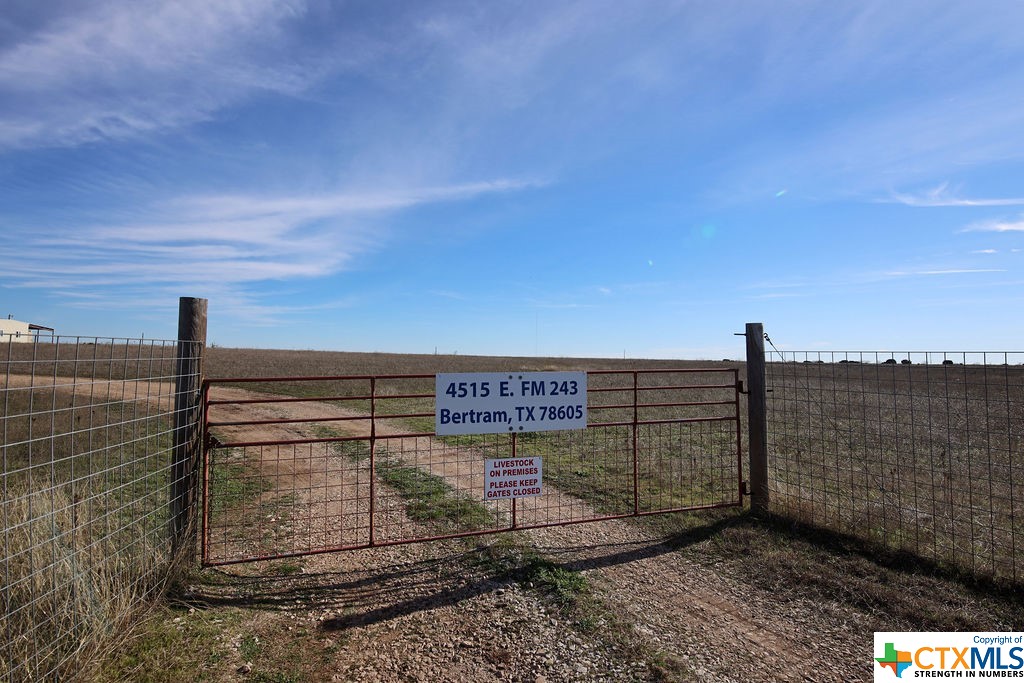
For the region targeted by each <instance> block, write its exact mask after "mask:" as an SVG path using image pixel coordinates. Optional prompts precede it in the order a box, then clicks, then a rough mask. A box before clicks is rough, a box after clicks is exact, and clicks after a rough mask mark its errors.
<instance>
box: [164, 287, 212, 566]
mask: <svg viewBox="0 0 1024 683" xmlns="http://www.w3.org/2000/svg"><path fill="white" fill-rule="evenodd" d="M205 349H206V299H194V298H191V297H184V296H183V297H181V298H180V299H179V300H178V349H177V359H176V362H175V376H176V381H175V390H174V450H173V454H172V458H173V461H172V463H171V510H170V513H171V547H172V550H173V552H174V553H175V554H177V553H178V552H179V551H182V550H183V549H186V548H187V547H188V546H189V545H190V544H191V545H193V551H192V552H193V554H194V551H195V549H194V543H195V531H196V525H195V523H194V522H195V510H196V503H197V501H198V499H199V495H198V491H197V487H198V483H199V478H198V476H197V473H198V471H199V460H200V456H201V453H202V443H201V441H202V417H203V412H202V398H201V397H202V381H203V353H204V351H205Z"/></svg>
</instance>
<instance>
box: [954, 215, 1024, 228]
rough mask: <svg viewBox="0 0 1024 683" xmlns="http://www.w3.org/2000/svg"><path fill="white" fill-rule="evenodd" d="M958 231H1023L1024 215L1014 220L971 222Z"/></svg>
mask: <svg viewBox="0 0 1024 683" xmlns="http://www.w3.org/2000/svg"><path fill="white" fill-rule="evenodd" d="M960 232H1024V216H1022V217H1021V218H1020V219H1019V220H1016V221H1001V220H995V221H982V222H980V223H972V224H970V225H968V226H967V227H966V228H964V229H963V230H961V231H960Z"/></svg>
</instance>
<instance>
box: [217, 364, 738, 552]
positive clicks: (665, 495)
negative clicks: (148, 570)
mask: <svg viewBox="0 0 1024 683" xmlns="http://www.w3.org/2000/svg"><path fill="white" fill-rule="evenodd" d="M588 383H589V396H588V403H589V411H590V420H589V426H588V428H587V429H586V430H579V431H550V432H535V433H518V434H515V435H512V434H507V433H505V434H479V435H462V436H436V435H435V434H434V393H433V392H434V376H433V375H403V376H375V377H333V378H282V379H277V380H269V379H244V380H243V379H223V380H212V381H211V382H210V383H208V385H207V392H208V398H207V405H208V411H209V416H208V417H209V419H208V421H207V424H208V428H209V430H210V434H209V437H208V439H207V445H208V448H207V459H206V470H205V476H204V481H205V485H204V489H205V496H204V501H205V503H204V535H203V536H204V562H206V563H207V564H226V563H232V562H244V561H250V560H254V559H269V558H274V557H285V556H291V555H303V554H311V553H320V552H329V551H334V550H343V549H351V548H361V547H368V546H371V545H383V544H393V543H407V542H413V541H423V540H430V539H436V538H447V537H454V536H461V535H471V534H480V533H492V532H496V531H503V530H508V529H512V528H528V527H538V526H549V525H558V524H568V523H575V522H583V521H589V520H597V519H606V518H610V517H618V516H628V515H637V514H649V513H655V512H665V511H672V510H680V509H694V508H700V507H717V506H724V505H739V504H741V493H740V472H739V460H740V450H739V449H740V446H739V412H738V411H739V401H738V394H737V374H736V370H734V369H727V370H700V371H694V370H679V371H660V370H659V371H621V372H611V371H600V372H592V373H589V379H588ZM254 390H258V391H254ZM259 392H263V393H259ZM289 394H290V395H289ZM527 456H538V457H540V458H541V459H542V463H543V494H542V495H540V496H538V497H533V498H519V499H515V500H514V501H511V500H508V499H505V500H488V501H485V500H484V474H485V472H484V470H485V468H484V464H485V461H486V460H487V459H496V458H509V457H527Z"/></svg>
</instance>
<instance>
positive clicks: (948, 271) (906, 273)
mask: <svg viewBox="0 0 1024 683" xmlns="http://www.w3.org/2000/svg"><path fill="white" fill-rule="evenodd" d="M1005 272H1006V270H1005V269H1002V268H944V269H940V270H893V271H890V272H888V273H886V275H888V276H890V277H913V276H916V275H964V274H969V273H1005Z"/></svg>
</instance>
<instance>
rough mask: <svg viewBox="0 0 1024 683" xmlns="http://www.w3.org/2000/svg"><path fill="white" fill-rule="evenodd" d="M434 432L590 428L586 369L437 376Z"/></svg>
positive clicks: (441, 433)
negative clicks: (588, 425)
mask: <svg viewBox="0 0 1024 683" xmlns="http://www.w3.org/2000/svg"><path fill="white" fill-rule="evenodd" d="M435 381H436V386H435V392H436V399H435V406H436V408H435V415H434V423H435V424H434V432H435V433H436V434H438V435H439V436H443V435H449V434H500V433H502V432H541V431H550V430H553V429H585V428H586V426H587V373H585V372H454V373H442V374H438V375H436V377H435Z"/></svg>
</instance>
